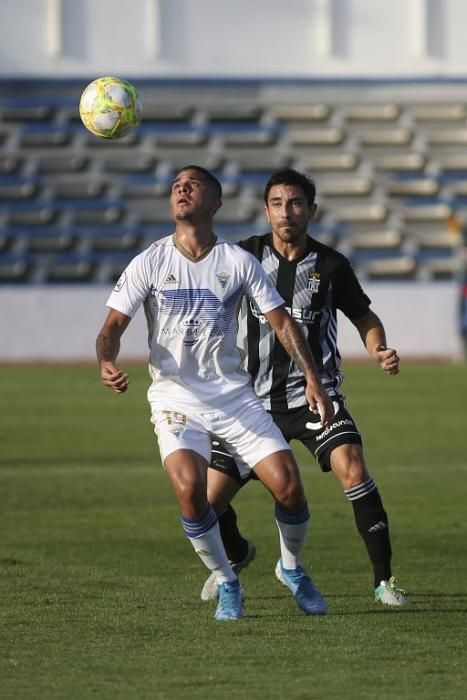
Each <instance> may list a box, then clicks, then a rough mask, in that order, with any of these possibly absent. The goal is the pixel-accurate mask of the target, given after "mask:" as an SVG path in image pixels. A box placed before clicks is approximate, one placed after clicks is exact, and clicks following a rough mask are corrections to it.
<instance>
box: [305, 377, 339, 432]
mask: <svg viewBox="0 0 467 700" xmlns="http://www.w3.org/2000/svg"><path fill="white" fill-rule="evenodd" d="M306 397H307V400H308V403H309V405H310V411H311V412H312V413H315V414H317V415H319V416H320V418H321V424H322V425H327V424H328V423H330V422H331V420H332V419H333V417H334V406H333V405H332V401H331V399H330V398H329V396H328V394H327V392H326V391H325V390H324V389H323V388H322V387H320V388H318V389H311V388H310V386H309V385H307V389H306Z"/></svg>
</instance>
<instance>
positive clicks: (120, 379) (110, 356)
mask: <svg viewBox="0 0 467 700" xmlns="http://www.w3.org/2000/svg"><path fill="white" fill-rule="evenodd" d="M130 321H131V318H130V317H129V316H126V315H125V314H122V313H120V311H116V310H115V309H112V310H111V311H110V312H109V314H108V316H107V318H106V320H105V322H104V325H103V326H102V328H101V331H100V333H99V335H98V336H97V339H96V353H97V360H98V362H99V365H100V370H101V381H102V384H103V385H104V386H108V387H109V388H110V389H113V390H114V391H115V392H116V393H117V394H123V393H124V392H125V391H126V390H127V389H128V385H129V384H130V379H129V377H128V375H127V374H125V373H124V372H122V370H121V369H119V368H118V367H117V366H116V365H115V362H116V360H117V357H118V353H119V352H120V338H121V336H122V334H123V332H124V331H125V329H126V327H127V326H128V324H129V323H130Z"/></svg>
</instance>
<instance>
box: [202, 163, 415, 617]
mask: <svg viewBox="0 0 467 700" xmlns="http://www.w3.org/2000/svg"><path fill="white" fill-rule="evenodd" d="M315 196H316V188H315V185H314V183H313V182H312V181H311V180H309V179H308V178H307V177H306V176H305V175H303V174H301V173H299V172H297V171H295V170H291V169H288V168H286V169H283V170H280V171H277V172H275V173H273V175H272V176H271V178H270V179H269V181H268V183H267V185H266V188H265V193H264V200H265V214H266V216H267V218H268V221H269V223H270V225H271V229H272V233H270V234H266V235H264V236H253V237H251V238H249V239H247V240H245V241H242V242H240V244H239V245H240V246H241V247H242V248H244V249H245V250H247V251H249V252H250V253H252V254H253V255H254V256H255V257H256V258H257V259H258V260H259V261H260V262H261V264H262V266H263V268H264V270H265V271H266V273H267V276H268V278H269V282H270V284H271V285H273V286H274V287H276V289H277V290H278V292H279V294H280V295H281V297H282V298H283V299H284V300H285V303H286V305H287V306H288V310H289V311H290V313H291V315H292V316H293V318H294V319H295V320H296V321H297V323H298V324H299V325H300V326H301V328H302V331H303V333H304V335H305V337H306V338H307V340H308V343H309V345H310V348H311V350H312V353H313V355H314V358H315V361H316V363H317V366H318V369H319V371H320V376H321V381H322V383H323V385H324V386H325V388H326V389H327V391H328V394H329V396H330V398H331V399H332V401H333V405H334V411H335V414H334V420H332V421H331V422H330V423H329V424H328V425H326V426H325V427H323V425H322V424H321V422H320V418H319V416H316V415H314V414H313V413H311V411H310V409H309V406H308V405H307V402H306V398H305V394H304V388H305V380H304V378H303V375H302V374H301V372H300V370H299V368H298V367H297V366H296V365H295V364H294V363H293V361H291V360H290V358H289V356H288V355H287V353H286V352H285V350H284V349H283V347H282V345H281V344H280V342H279V341H278V339H277V338H276V335H275V333H274V331H273V330H272V329H271V327H270V326H269V324H268V323H267V321H266V319H265V318H264V316H262V315H261V313H260V311H259V310H258V308H257V307H256V306H255V304H254V302H248V307H246V306H244V308H243V319H242V323H241V324H240V328H241V330H240V335H239V342H240V345H243V348H244V350H245V352H246V357H247V367H248V371H249V373H250V374H251V377H252V381H253V386H254V389H255V392H256V394H257V395H258V397H259V398H260V399H261V401H262V402H263V405H264V407H265V408H266V409H267V410H268V411H270V412H271V414H272V416H273V418H274V421H275V423H276V424H277V425H278V426H279V427H280V429H281V430H282V432H283V434H284V437H285V438H286V439H287V441H290V440H292V439H295V440H300V441H301V442H302V443H303V444H304V445H305V446H306V447H307V448H308V449H309V450H310V452H312V453H313V455H314V456H315V458H316V460H317V461H318V464H319V465H320V467H321V469H322V471H325V472H326V471H333V472H334V474H335V475H336V477H337V478H338V479H339V481H340V482H341V484H342V487H343V489H344V493H345V495H346V497H347V499H348V500H349V502H350V503H351V504H352V507H353V512H354V517H355V522H356V525H357V529H358V531H359V533H360V535H361V537H362V539H363V541H364V543H365V546H366V549H367V552H368V555H369V558H370V561H371V563H372V567H373V573H374V588H375V599H376V600H377V601H380V602H381V603H383V604H384V605H390V606H403V605H406V604H407V603H408V600H407V598H406V597H405V596H404V591H402V590H401V589H398V588H397V587H396V586H395V583H394V578H393V576H392V571H391V544H390V537H389V525H388V517H387V514H386V512H385V510H384V507H383V503H382V500H381V497H380V494H379V492H378V489H377V486H376V484H375V481H374V480H373V479H372V477H371V476H370V474H369V472H368V470H367V467H366V465H365V461H364V456H363V450H362V439H361V435H360V432H359V430H358V428H357V426H356V424H355V422H354V420H353V418H352V416H351V415H350V413H349V412H348V410H347V408H346V404H345V399H344V396H343V394H342V393H341V391H340V385H341V383H342V380H343V377H342V374H341V371H340V362H341V358H340V355H339V350H338V347H337V309H340V310H341V311H342V312H343V313H344V314H345V315H346V316H347V317H348V318H349V319H350V321H351V322H352V323H353V324H354V326H355V327H356V329H357V330H358V332H359V334H360V336H361V338H362V341H363V343H364V345H365V347H366V349H367V351H368V353H369V354H370V356H371V357H372V358H373V359H374V360H375V361H376V362H377V363H378V364H379V365H380V367H381V368H382V369H383V370H384V371H385V372H387V373H388V374H390V375H395V374H397V373H398V371H399V357H398V355H397V352H396V351H395V350H394V349H392V348H388V347H387V345H386V336H385V331H384V327H383V325H382V323H381V321H380V319H379V318H378V316H377V315H376V314H375V313H374V312H373V311H371V310H370V299H369V298H368V297H367V296H366V294H365V293H364V292H363V290H362V288H361V286H360V284H359V282H358V280H357V278H356V276H355V274H354V272H353V270H352V268H351V266H350V263H349V261H348V260H347V258H345V257H344V256H343V255H342V254H341V253H339V252H337V251H336V250H333V249H332V248H330V247H328V246H325V245H323V244H321V243H319V242H318V241H316V240H314V239H313V238H312V237H310V236H309V235H308V233H307V228H308V224H309V222H310V221H311V220H312V219H313V216H314V214H315V211H316V204H315ZM246 303H247V302H244V304H246ZM208 481H209V486H208V496H209V500H210V502H211V504H212V505H213V506H214V508H215V510H216V511H217V513H218V518H219V525H220V528H221V534H222V538H223V541H224V545H225V548H226V552H227V555H228V557H229V559H230V561H231V562H232V564H233V567H234V569H236V570H237V571H240V570H241V569H242V568H244V567H245V566H247V565H248V563H249V562H250V561H251V560H252V559H253V558H254V555H255V549H254V545H253V544H252V543H251V542H249V541H248V540H246V539H244V538H243V537H242V535H241V534H240V532H239V529H238V526H237V518H236V514H235V511H234V509H233V508H232V506H231V505H230V501H231V500H232V498H233V496H234V495H235V494H236V493H237V491H238V490H239V489H240V488H241V487H242V486H243V485H244V483H245V480H243V479H242V478H241V477H240V474H239V472H238V470H237V468H236V465H235V462H234V460H233V459H232V458H231V457H230V455H229V454H228V453H227V451H226V450H225V449H224V448H223V446H222V444H219V443H215V444H214V445H213V454H212V463H211V469H209V477H208ZM276 576H277V577H278V579H279V580H281V577H280V571H278V570H277V569H276ZM216 596H217V589H216V585H215V581H214V580H213V577H212V576H211V577H209V578H208V579H207V581H206V582H205V584H204V586H203V589H202V592H201V597H202V599H203V600H209V599H211V598H215V597H216Z"/></svg>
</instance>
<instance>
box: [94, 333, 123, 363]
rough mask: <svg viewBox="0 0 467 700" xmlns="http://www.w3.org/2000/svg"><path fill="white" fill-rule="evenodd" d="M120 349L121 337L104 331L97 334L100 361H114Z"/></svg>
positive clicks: (97, 349)
mask: <svg viewBox="0 0 467 700" xmlns="http://www.w3.org/2000/svg"><path fill="white" fill-rule="evenodd" d="M119 350H120V339H119V337H117V336H115V335H114V334H110V335H108V334H105V333H103V332H102V331H101V332H100V333H99V335H98V336H97V340H96V353H97V359H98V360H99V362H105V361H109V362H114V360H115V359H116V358H117V355H118V353H119Z"/></svg>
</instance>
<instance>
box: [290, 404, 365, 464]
mask: <svg viewBox="0 0 467 700" xmlns="http://www.w3.org/2000/svg"><path fill="white" fill-rule="evenodd" d="M332 403H333V406H334V416H333V418H332V420H331V422H330V423H329V424H328V425H326V426H323V425H322V423H321V419H320V417H319V416H316V415H315V414H314V413H312V412H311V411H309V410H308V409H307V407H304V408H303V409H302V411H301V412H300V415H297V416H296V417H295V431H294V435H293V437H294V438H295V439H296V440H300V441H301V442H302V443H303V444H304V445H305V446H306V447H307V448H308V450H309V451H310V452H311V453H312V454H313V455H314V457H315V459H316V461H317V462H318V464H319V466H320V468H321V470H322V471H323V472H329V471H331V469H332V465H331V455H332V454H333V453H334V451H335V450H336V449H337V448H339V447H341V446H345V445H347V446H352V445H358V446H360V447H361V445H362V437H361V435H360V431H359V430H358V428H357V425H356V423H355V421H354V419H353V418H352V416H351V415H350V413H349V411H348V410H347V407H346V405H345V399H344V397H343V396H340V395H335V396H333V397H332ZM287 437H288V435H287ZM289 439H291V438H289Z"/></svg>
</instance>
